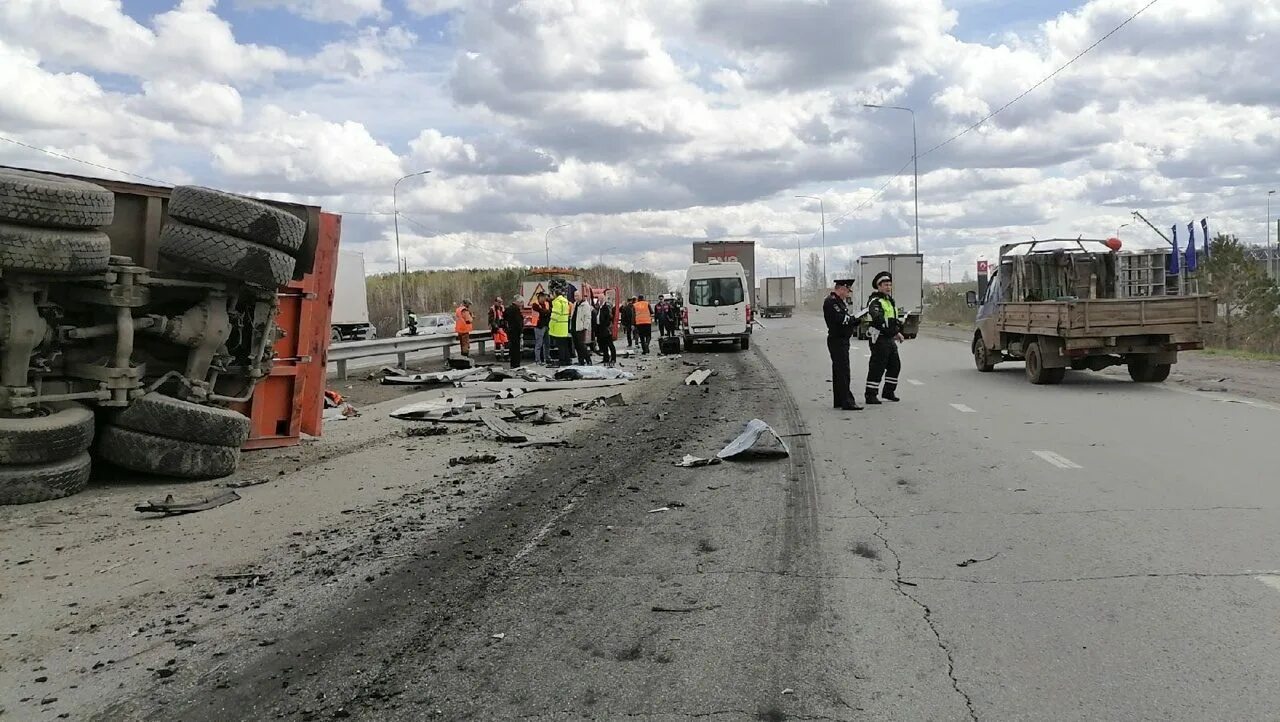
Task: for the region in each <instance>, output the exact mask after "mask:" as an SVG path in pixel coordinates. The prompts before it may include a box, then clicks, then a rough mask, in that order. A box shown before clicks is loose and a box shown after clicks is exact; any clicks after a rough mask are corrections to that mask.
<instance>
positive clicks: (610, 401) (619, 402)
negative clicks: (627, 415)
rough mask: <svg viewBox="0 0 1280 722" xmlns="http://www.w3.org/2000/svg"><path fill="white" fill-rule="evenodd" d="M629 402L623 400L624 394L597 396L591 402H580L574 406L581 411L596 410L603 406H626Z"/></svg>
mask: <svg viewBox="0 0 1280 722" xmlns="http://www.w3.org/2000/svg"><path fill="white" fill-rule="evenodd" d="M626 405H627V400H626V399H624V398H622V394H614V395H612V396H597V397H595V398H594V399H591V400H590V401H579V402H578V403H576V404H574V406H575V407H577V408H579V409H596V408H599V407H601V406H626Z"/></svg>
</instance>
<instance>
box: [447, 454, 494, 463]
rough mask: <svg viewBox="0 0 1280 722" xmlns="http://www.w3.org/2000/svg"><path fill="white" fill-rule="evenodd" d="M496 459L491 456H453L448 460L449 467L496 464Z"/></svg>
mask: <svg viewBox="0 0 1280 722" xmlns="http://www.w3.org/2000/svg"><path fill="white" fill-rule="evenodd" d="M496 463H498V457H496V456H494V455H493V454H472V455H470V456H455V457H454V458H452V459H449V466H467V465H470V464H496Z"/></svg>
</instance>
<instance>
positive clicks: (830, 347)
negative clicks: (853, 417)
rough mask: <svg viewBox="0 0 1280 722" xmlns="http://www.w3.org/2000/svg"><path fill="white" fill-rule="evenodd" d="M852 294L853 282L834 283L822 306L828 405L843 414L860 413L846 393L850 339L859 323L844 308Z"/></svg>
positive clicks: (851, 397) (859, 407)
mask: <svg viewBox="0 0 1280 722" xmlns="http://www.w3.org/2000/svg"><path fill="white" fill-rule="evenodd" d="M852 290H853V280H852V279H841V280H838V281H836V284H835V288H834V289H832V291H831V294H830V295H829V296H827V300H826V301H823V303H822V317H823V319H824V320H826V322H827V353H829V354H831V405H832V406H833V407H835V408H837V409H843V410H845V411H861V410H862V407H861V406H859V405H858V402H857V400H856V399H854V398H853V394H852V393H851V392H850V391H849V337H850V336H852V335H853V332H854V330H855V329H857V328H858V320H857V319H856V318H855V317H854V316H852V315H850V314H849V307H848V305H846V304H845V299H847V298H848V297H849V294H850V293H851V292H852Z"/></svg>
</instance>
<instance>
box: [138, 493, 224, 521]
mask: <svg viewBox="0 0 1280 722" xmlns="http://www.w3.org/2000/svg"><path fill="white" fill-rule="evenodd" d="M239 498H240V495H239V494H237V493H235V492H234V491H224V492H222V493H221V494H214V495H212V496H205V497H201V498H199V499H193V500H192V501H178V500H177V499H174V498H173V494H169V495H168V496H166V497H165V498H164V499H162V500H154V499H153V500H152V501H148V502H146V503H145V504H139V505H137V506H135V507H134V508H133V509H134V511H141V512H145V513H149V514H163V515H164V516H174V515H177V514H192V513H195V512H197V511H205V510H207V509H214V508H217V507H220V506H222V505H223V504H230V503H231V502H233V501H236V500H238V499H239Z"/></svg>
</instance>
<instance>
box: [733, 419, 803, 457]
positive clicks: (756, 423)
mask: <svg viewBox="0 0 1280 722" xmlns="http://www.w3.org/2000/svg"><path fill="white" fill-rule="evenodd" d="M790 455H791V450H790V449H789V448H787V442H785V441H783V440H782V437H780V436H778V432H776V431H774V430H773V427H771V426H769V425H768V424H766V423H765V422H763V421H761V420H760V419H752V420H750V421H748V422H747V425H746V427H744V428H743V430H742V433H741V434H739V435H738V438H736V439H734V440H733V441H731V442H730V443H729V445H728V446H726V447H724V448H723V449H721V450H720V453H718V454H716V457H717V458H720V459H740V460H742V459H750V458H775V457H781V456H790Z"/></svg>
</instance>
